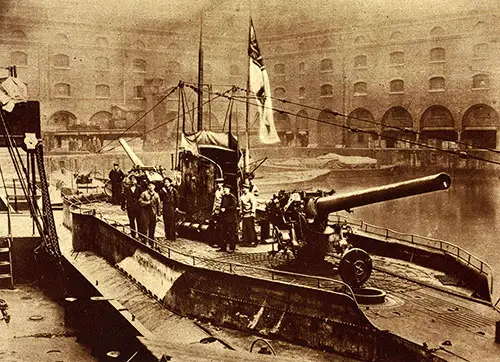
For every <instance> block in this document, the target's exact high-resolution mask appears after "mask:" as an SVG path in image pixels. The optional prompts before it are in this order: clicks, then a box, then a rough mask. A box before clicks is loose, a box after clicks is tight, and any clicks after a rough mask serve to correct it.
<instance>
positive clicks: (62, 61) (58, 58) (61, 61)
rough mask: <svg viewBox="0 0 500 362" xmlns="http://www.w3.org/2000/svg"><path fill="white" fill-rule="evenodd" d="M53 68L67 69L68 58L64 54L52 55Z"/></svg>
mask: <svg viewBox="0 0 500 362" xmlns="http://www.w3.org/2000/svg"><path fill="white" fill-rule="evenodd" d="M54 67H56V68H69V56H67V55H66V54H56V55H54Z"/></svg>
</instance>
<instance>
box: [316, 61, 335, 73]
mask: <svg viewBox="0 0 500 362" xmlns="http://www.w3.org/2000/svg"><path fill="white" fill-rule="evenodd" d="M319 69H320V71H322V72H328V71H331V70H333V63H332V60H331V59H323V60H322V61H321V63H320V66H319Z"/></svg>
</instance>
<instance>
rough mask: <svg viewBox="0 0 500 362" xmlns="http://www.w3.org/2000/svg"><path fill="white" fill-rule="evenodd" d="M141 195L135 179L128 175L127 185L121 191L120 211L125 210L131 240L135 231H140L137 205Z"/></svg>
mask: <svg viewBox="0 0 500 362" xmlns="http://www.w3.org/2000/svg"><path fill="white" fill-rule="evenodd" d="M141 193H142V189H141V187H140V186H139V185H138V184H137V178H136V177H135V176H134V175H130V176H129V185H128V187H126V188H125V189H124V191H123V199H122V210H125V209H127V215H128V221H129V225H130V235H131V236H132V237H133V238H135V234H136V231H138V230H141V227H140V223H141V221H140V215H141V206H140V205H139V197H140V196H141Z"/></svg>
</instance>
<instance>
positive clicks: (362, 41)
mask: <svg viewBox="0 0 500 362" xmlns="http://www.w3.org/2000/svg"><path fill="white" fill-rule="evenodd" d="M365 43H366V38H365V37H364V36H363V35H358V36H357V37H356V39H354V44H365Z"/></svg>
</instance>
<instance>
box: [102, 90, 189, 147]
mask: <svg viewBox="0 0 500 362" xmlns="http://www.w3.org/2000/svg"><path fill="white" fill-rule="evenodd" d="M179 83H180V82H179ZM178 87H179V85H176V86H175V87H173V88H172V89H171V90H170V92H168V93H167V94H166V95H165V96H163V97H162V99H160V100H159V101H158V102H157V103H156V104H155V105H154V106H153V107H151V108H150V109H149V110H148V111H147V112H146V113H144V114H143V115H142V116H140V117H139V118H138V119H137V120H135V121H134V122H133V123H132V124H131V125H130V126H128V127H127V128H126V129H125V130H123V131H122V132H120V133H119V134H118V136H116V137H115V138H114V139H112V140H111V141H109V142H108V143H106V144H105V145H103V146H102V147H101V148H99V149H98V150H97V151H96V153H99V152H101V151H102V150H103V149H104V148H106V147H107V146H109V145H110V144H111V143H113V142H115V141H116V140H118V139H119V138H120V137H121V136H123V135H124V134H125V133H126V132H127V131H128V130H130V129H131V128H132V127H134V126H135V125H136V124H137V123H139V122H140V121H141V120H142V119H143V118H144V117H146V116H147V115H148V114H149V113H151V112H152V111H153V110H154V109H155V108H156V107H158V106H159V105H160V104H161V103H162V102H163V101H164V100H165V99H167V97H169V96H170V95H171V94H172V93H173V92H174V91H176V90H177V88H178Z"/></svg>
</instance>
